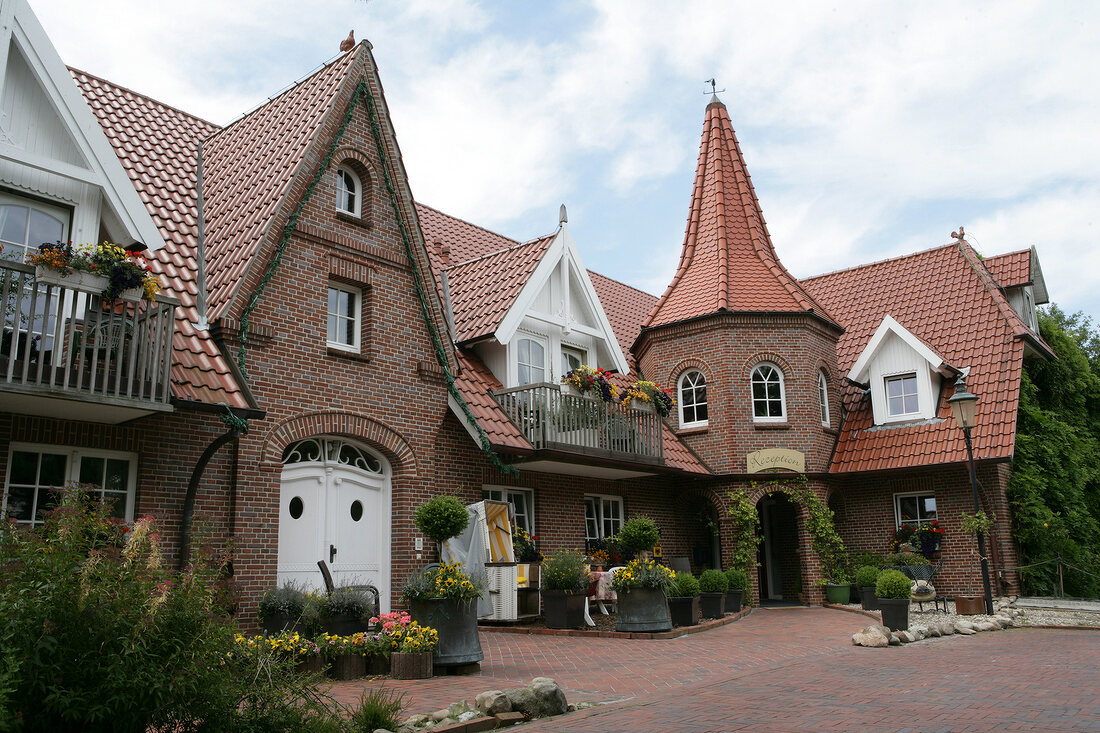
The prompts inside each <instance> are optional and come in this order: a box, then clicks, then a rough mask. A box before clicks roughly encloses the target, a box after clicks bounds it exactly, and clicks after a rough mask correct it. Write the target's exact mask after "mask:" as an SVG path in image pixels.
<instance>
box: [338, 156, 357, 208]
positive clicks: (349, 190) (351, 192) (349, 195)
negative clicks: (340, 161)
mask: <svg viewBox="0 0 1100 733" xmlns="http://www.w3.org/2000/svg"><path fill="white" fill-rule="evenodd" d="M362 194H363V186H362V184H361V183H360V182H359V176H357V175H355V171H353V170H352V169H351V168H348V167H347V166H345V165H342V166H340V167H339V168H337V169H336V210H337V211H339V212H342V213H344V214H350V215H351V216H359V212H360V210H361V208H360V204H361V202H362V198H363V195H362Z"/></svg>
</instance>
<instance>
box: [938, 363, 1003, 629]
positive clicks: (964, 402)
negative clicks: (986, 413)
mask: <svg viewBox="0 0 1100 733" xmlns="http://www.w3.org/2000/svg"><path fill="white" fill-rule="evenodd" d="M947 404H949V405H951V413H952V414H953V415H954V416H955V422H956V423H957V424H958V426H959V428H960V429H961V430H962V431H963V437H964V438H966V458H967V462H968V463H969V465H970V490H971V491H972V492H973V494H974V513H975V514H977V513H978V511H979V510H980V509H981V507H980V506H979V505H978V474H977V473H976V472H975V471H974V444H973V442H972V441H971V440H970V429H971V428H973V427H974V417H975V414H976V413H977V407H978V398H977V396H975V395H973V394H971V393H970V392H969V391H967V389H966V380H965V379H964V378H963V377H960V378H959V379H958V381H957V382H955V394H954V395H952V396H951V398H950V399H948V400H947ZM978 557H979V558H980V559H981V563H982V585H983V586H984V588H985V612H986V613H987V614H989V615H990V616H992V615H993V591H992V590H991V589H990V587H989V559H988V558H987V557H986V554H985V533H984V532H978Z"/></svg>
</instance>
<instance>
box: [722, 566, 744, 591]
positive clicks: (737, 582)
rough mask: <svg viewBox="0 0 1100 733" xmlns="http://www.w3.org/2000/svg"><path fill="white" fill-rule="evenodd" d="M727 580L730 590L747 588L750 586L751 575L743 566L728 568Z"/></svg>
mask: <svg viewBox="0 0 1100 733" xmlns="http://www.w3.org/2000/svg"><path fill="white" fill-rule="evenodd" d="M726 580H728V581H729V583H730V587H729V589H730V590H745V589H746V588H748V587H749V576H748V575H746V574H745V571H744V570H742V569H741V568H726Z"/></svg>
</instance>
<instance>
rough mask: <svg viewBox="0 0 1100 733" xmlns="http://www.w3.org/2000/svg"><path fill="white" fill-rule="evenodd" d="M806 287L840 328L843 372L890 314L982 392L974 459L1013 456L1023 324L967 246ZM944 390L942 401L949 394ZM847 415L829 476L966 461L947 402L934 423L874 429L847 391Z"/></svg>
mask: <svg viewBox="0 0 1100 733" xmlns="http://www.w3.org/2000/svg"><path fill="white" fill-rule="evenodd" d="M802 284H803V285H804V286H805V288H806V289H807V290H808V291H809V292H810V293H811V294H813V296H814V298H816V299H817V300H818V301H819V302H821V303H822V304H824V305H825V307H826V308H828V309H829V312H830V313H832V314H834V315H835V316H836V317H837V318H838V319H839V322H840V325H841V326H843V327H844V328H845V332H844V334H843V335H842V336H841V337H840V340H839V342H838V343H837V361H838V366H839V368H840V374H841V375H844V374H846V373H847V372H848V370H849V369H851V367H852V364H853V363H854V362H855V360H856V359H857V358H858V356H859V354H860V352H861V351H862V350H863V348H864V347H865V346H866V345H867V342H868V341H869V340H870V338H871V335H872V334H873V333H874V332H875V329H877V328H878V326H879V324H880V323H881V322H882V319H883V318H884V317H885V316H887V315H890V316H893V317H894V318H895V319H896V320H897V321H898V322H899V323H901V324H902V325H903V326H905V328H906V329H908V330H909V331H910V332H911V333H912V334H913V335H914V336H916V337H917V338H919V339H921V340H922V341H923V342H924V343H926V344H927V345H928V346H929V347H931V348H932V349H934V350H935V351H936V352H937V353H938V354H941V355H942V356H943V358H944V360H945V361H947V362H948V363H950V364H952V365H953V366H955V367H957V368H960V369H961V368H966V367H969V368H970V373H969V375H968V377H967V379H966V384H967V387H968V388H969V389H970V391H971V392H973V393H974V394H976V395H978V398H979V402H978V425H977V427H976V428H975V430H974V455H975V458H978V459H1006V458H1010V457H1011V456H1012V451H1013V444H1014V442H1015V437H1016V409H1017V404H1018V400H1019V389H1020V375H1021V369H1022V365H1023V353H1024V342H1023V340H1022V338H1023V337H1025V336H1028V335H1030V332H1029V331H1028V329H1027V327H1026V326H1025V325H1024V324H1023V322H1022V321H1021V320H1020V319H1019V317H1018V316H1017V315H1016V313H1015V311H1013V310H1012V307H1011V306H1010V305H1009V304H1008V302H1007V301H1006V300H1005V297H1004V295H1003V294H1002V293H1001V291H1000V289H999V288H998V287H997V286H996V283H995V282H994V281H993V279H992V278H991V277H990V276H989V274H988V272H986V269H985V267H983V266H982V264H981V262H980V260H978V258H977V256H976V255H975V254H974V252H973V250H971V249H970V247H969V245H966V244H958V243H955V244H950V245H947V246H944V247H939V248H936V249H931V250H927V251H924V252H918V253H916V254H912V255H907V256H905V257H898V258H895V259H890V260H885V261H882V262H876V263H872V264H869V265H863V266H860V267H855V268H852V269H848V270H842V271H839V272H834V273H830V274H827V275H821V276H818V277H813V278H808V279H806V280H803V281H802ZM950 394H951V390H950V389H948V390H947V391H946V393H945V394H944V395H943V397H944V398H946V397H949V396H950ZM843 400H844V406H845V409H846V410H847V413H848V414H847V416H846V418H845V422H844V426H843V430H842V432H841V435H840V439H839V442H838V445H837V450H836V453H835V455H834V459H833V463H832V465H831V467H830V471H831V472H832V473H844V472H850V471H873V470H883V469H892V468H903V467H905V468H909V467H917V466H925V465H933V464H943V463H953V462H957V461H964V460H966V448H965V445H964V443H963V436H962V432H961V431H960V430H959V429H958V428H957V427H956V426H955V421H954V419H953V418H952V417H951V410H950V408H949V407H948V405H947V403H946V401H945V399H941V400H940V404H939V408H938V411H937V418H936V419H934V420H930V421H922V422H919V423H912V424H904V425H896V426H894V425H891V426H874V424H873V415H872V412H871V401H870V396H869V395H867V394H865V393H864V392H862V391H861V390H860V389H859V388H858V387H856V386H854V385H847V386H846V387H845V388H844V390H843Z"/></svg>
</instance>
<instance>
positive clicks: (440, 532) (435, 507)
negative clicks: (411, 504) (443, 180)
mask: <svg viewBox="0 0 1100 733" xmlns="http://www.w3.org/2000/svg"><path fill="white" fill-rule="evenodd" d="M414 519H415V520H416V526H417V527H419V528H420V531H421V532H423V533H424V535H425V536H426V537H428V538H429V539H432V540H435V541H436V542H443V541H444V540H449V539H451V538H452V537H455V536H457V535H460V534H462V532H464V531H465V529H466V525H467V524H469V523H470V515H469V512H467V511H466V507H464V506H462V502H460V501H459V500H458V499H456V498H455V497H453V496H433V497H432V498H431V499H428V501H426V502H424V503H423V504H421V505H420V506H419V507H418V508H417V510H416V514H415V516H414Z"/></svg>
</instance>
